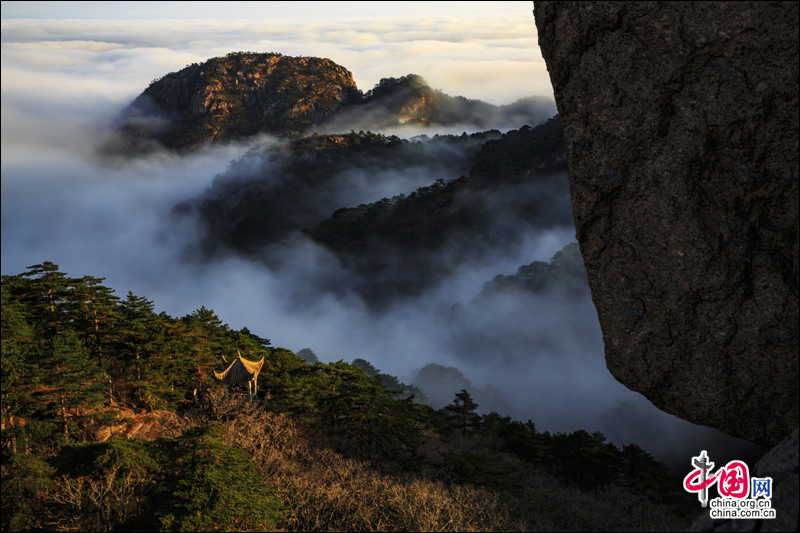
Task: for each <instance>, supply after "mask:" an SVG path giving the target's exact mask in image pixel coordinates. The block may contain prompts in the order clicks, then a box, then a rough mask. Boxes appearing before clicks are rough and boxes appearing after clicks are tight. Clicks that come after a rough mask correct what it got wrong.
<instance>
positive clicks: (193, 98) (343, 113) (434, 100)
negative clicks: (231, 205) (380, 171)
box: [103, 52, 555, 154]
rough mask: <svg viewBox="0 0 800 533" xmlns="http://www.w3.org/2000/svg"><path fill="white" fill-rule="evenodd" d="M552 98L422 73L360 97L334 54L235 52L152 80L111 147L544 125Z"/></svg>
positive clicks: (140, 149)
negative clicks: (467, 87)
mask: <svg viewBox="0 0 800 533" xmlns="http://www.w3.org/2000/svg"><path fill="white" fill-rule="evenodd" d="M554 109H555V106H554V104H553V102H552V100H550V99H547V98H543V97H536V98H526V99H522V100H519V101H518V102H515V103H514V104H511V105H507V106H500V107H498V106H494V105H492V104H488V103H486V102H481V101H480V100H468V99H466V98H463V97H451V96H448V95H446V94H444V93H442V92H441V91H438V90H435V89H432V88H431V87H429V86H428V84H427V82H426V81H425V80H424V79H423V78H421V77H420V76H417V75H414V74H409V75H408V76H404V77H401V78H385V79H382V80H381V81H380V83H378V84H377V85H376V86H375V88H373V89H372V90H370V91H368V92H367V93H366V94H364V93H362V92H361V91H360V90H359V89H358V88H357V87H356V83H355V81H354V80H353V75H352V73H351V72H350V71H349V70H347V69H345V68H344V67H342V66H340V65H337V64H336V63H334V62H333V61H331V60H329V59H321V58H316V57H289V56H284V55H281V54H278V53H263V54H262V53H252V52H232V53H230V54H228V55H227V56H225V57H215V58H213V59H209V60H208V61H206V62H204V63H201V64H197V63H195V64H192V65H188V66H187V67H186V68H184V69H182V70H180V71H178V72H172V73H170V74H167V75H165V76H163V77H162V78H159V79H155V80H153V82H152V83H151V84H150V86H149V87H147V89H145V90H144V92H143V93H142V94H141V95H139V96H138V97H137V98H136V99H135V100H134V101H133V102H132V103H131V105H130V106H129V107H128V108H127V109H126V110H125V111H124V112H123V113H122V115H121V117H120V121H119V128H118V130H117V132H116V135H115V136H114V137H113V138H112V139H111V140H110V141H109V142H108V143H107V144H106V146H105V147H104V148H103V151H104V152H106V153H129V154H130V153H137V152H146V151H147V150H148V149H149V148H151V147H152V146H157V145H154V144H153V142H156V143H158V144H160V145H164V146H166V147H168V148H173V149H186V148H191V147H193V146H195V145H197V144H200V143H203V142H206V141H225V140H232V139H237V138H244V137H248V136H252V135H255V134H257V133H269V134H273V135H281V134H286V133H294V134H297V133H302V134H307V133H310V131H311V129H312V128H316V127H317V126H319V127H320V131H328V132H341V131H348V130H349V129H354V130H356V131H357V130H372V131H376V130H381V129H383V128H385V127H387V126H395V127H397V126H399V125H401V124H416V125H431V124H439V125H456V124H465V125H466V124H469V125H472V126H476V127H477V128H478V129H484V128H486V129H489V128H492V127H501V126H505V125H509V126H508V127H512V126H518V125H519V124H525V123H534V124H535V123H538V122H540V121H541V120H543V119H545V118H547V117H548V116H550V115H552V113H553V111H554Z"/></svg>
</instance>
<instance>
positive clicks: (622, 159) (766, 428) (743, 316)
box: [534, 2, 800, 445]
mask: <svg viewBox="0 0 800 533" xmlns="http://www.w3.org/2000/svg"><path fill="white" fill-rule="evenodd" d="M534 8H535V9H534V14H535V18H536V26H537V28H538V33H539V44H540V46H541V49H542V55H543V56H544V59H545V61H546V63H547V68H548V70H549V72H550V77H551V80H552V82H553V89H554V92H555V98H556V103H557V105H558V110H559V113H560V118H561V122H562V125H563V128H564V134H565V139H566V144H567V153H568V161H569V167H570V188H571V196H572V204H573V209H574V220H575V227H576V233H577V239H578V242H579V243H580V247H581V252H582V254H583V258H584V261H585V265H586V271H587V274H588V278H589V283H590V286H591V289H592V298H593V300H594V303H595V306H596V307H597V312H598V316H599V319H600V324H601V326H602V330H603V338H604V343H605V351H606V363H607V366H608V369H609V370H610V371H611V373H612V374H613V375H614V376H615V377H616V378H617V379H618V380H619V381H620V382H622V383H623V384H624V385H625V386H627V387H628V388H630V389H632V390H635V391H638V392H640V393H642V394H644V395H645V396H646V397H647V398H648V399H649V400H650V401H652V402H653V403H654V404H655V405H656V406H657V407H659V408H660V409H662V410H664V411H667V412H669V413H672V414H674V415H676V416H679V417H681V418H683V419H686V420H689V421H691V422H693V423H697V424H703V425H707V426H711V427H714V428H716V429H718V430H720V431H723V432H725V433H728V434H730V435H734V436H736V437H740V438H744V439H747V440H750V441H752V442H757V443H760V444H765V445H775V444H777V443H778V442H779V441H781V440H782V439H784V438H785V437H786V436H787V435H789V434H790V433H791V432H792V431H793V430H794V429H795V428H796V427H797V426H798V406H799V405H800V401H799V400H800V398H798V318H799V317H798V298H799V295H798V3H796V2H687V3H683V2H658V3H656V2H603V3H595V2H586V3H584V2H534Z"/></svg>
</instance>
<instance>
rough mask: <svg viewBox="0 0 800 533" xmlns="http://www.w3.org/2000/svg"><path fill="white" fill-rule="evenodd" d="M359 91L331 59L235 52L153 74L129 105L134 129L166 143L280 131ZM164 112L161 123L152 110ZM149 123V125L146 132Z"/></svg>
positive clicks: (318, 117)
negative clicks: (158, 123) (148, 84)
mask: <svg viewBox="0 0 800 533" xmlns="http://www.w3.org/2000/svg"><path fill="white" fill-rule="evenodd" d="M356 95H358V96H357V98H358V99H360V93H359V92H358V89H357V88H356V84H355V82H354V81H353V75H352V74H351V73H350V71H348V70H347V69H345V68H344V67H341V66H339V65H337V64H336V63H334V62H333V61H331V60H329V59H320V58H315V57H288V56H283V55H281V54H275V53H269V54H256V53H249V52H248V53H244V52H240V53H231V54H228V55H227V56H225V57H217V58H213V59H209V60H208V61H206V62H205V63H202V64H193V65H189V66H187V67H186V68H184V69H182V70H180V71H178V72H173V73H171V74H167V75H166V76H164V77H163V78H160V79H157V80H153V82H152V83H151V84H150V86H149V87H148V88H147V89H146V90H145V91H144V92H143V93H142V94H141V95H140V96H139V97H138V98H136V100H134V102H133V103H132V104H131V106H130V108H129V110H128V112H127V113H126V117H125V120H126V121H128V124H127V130H126V132H127V133H128V137H129V138H130V137H131V135H133V136H134V141H136V140H137V139H136V138H135V136H137V135H138V136H139V137H144V136H146V134H147V133H150V134H152V135H154V136H155V137H156V138H158V139H159V140H161V141H162V142H164V144H166V145H167V146H172V147H184V146H189V145H192V144H196V143H198V142H202V141H207V140H217V139H230V138H234V137H237V136H247V135H252V134H254V133H258V132H267V133H280V132H283V131H287V130H299V129H302V128H308V127H311V126H313V125H314V124H319V123H320V122H322V120H323V119H325V118H326V117H328V116H330V115H331V114H333V113H335V112H336V111H339V110H340V109H342V108H343V107H344V106H346V105H347V104H348V103H350V102H351V100H352V98H353V97H354V96H356ZM154 117H159V118H161V119H162V124H161V126H160V127H158V126H157V123H154V121H153V118H154ZM143 129H147V132H143V131H142V130H143Z"/></svg>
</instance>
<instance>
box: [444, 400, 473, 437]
mask: <svg viewBox="0 0 800 533" xmlns="http://www.w3.org/2000/svg"><path fill="white" fill-rule="evenodd" d="M477 408H478V404H476V403H475V402H474V401H473V400H472V397H471V396H470V395H469V393H468V392H467V391H466V390H465V389H461V392H457V393H456V397H455V400H453V403H452V404H450V405H446V406H445V407H444V409H445V411H446V412H447V413H448V422H447V423H446V425H445V427H444V428H443V429H445V431H448V430H452V429H460V430H461V434H462V435H466V434H467V428H470V429H471V428H475V427H477V426H478V425H480V422H481V415H479V414H477V413H476V412H475V409H477Z"/></svg>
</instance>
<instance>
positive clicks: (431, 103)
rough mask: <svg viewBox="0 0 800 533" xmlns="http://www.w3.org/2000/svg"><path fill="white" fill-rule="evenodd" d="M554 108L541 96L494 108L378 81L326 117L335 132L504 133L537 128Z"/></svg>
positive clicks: (423, 86)
mask: <svg viewBox="0 0 800 533" xmlns="http://www.w3.org/2000/svg"><path fill="white" fill-rule="evenodd" d="M554 112H555V106H553V102H552V100H550V99H549V98H545V97H529V98H522V99H520V100H518V101H516V102H514V103H513V104H509V105H504V106H496V105H492V104H489V103H487V102H483V101H481V100H470V99H468V98H464V97H463V96H449V95H447V94H445V93H443V92H442V91H440V90H438V89H433V88H431V87H430V86H429V85H428V82H427V81H425V79H423V78H422V77H421V76H418V75H416V74H409V75H407V76H403V77H401V78H384V79H382V80H380V82H378V84H377V85H376V86H375V87H374V88H373V89H371V90H370V91H368V92H367V93H366V94H365V95H364V97H363V99H362V100H360V101H358V100H355V101H353V103H352V104H351V105H349V106H348V107H347V108H346V109H344V110H343V111H342V112H341V113H339V114H338V115H336V116H334V117H333V118H332V122H333V125H334V126H335V127H338V128H339V131H341V130H345V131H346V130H347V129H355V130H359V129H371V130H381V129H385V128H389V127H392V126H395V127H396V126H397V125H398V124H408V125H412V124H415V125H421V126H430V125H442V126H455V125H463V126H465V127H466V126H472V127H473V128H478V129H491V128H499V129H510V128H512V127H519V125H521V124H526V123H527V124H538V123H539V122H542V121H543V120H545V119H546V118H548V117H550V116H552V115H553V113H554Z"/></svg>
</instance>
